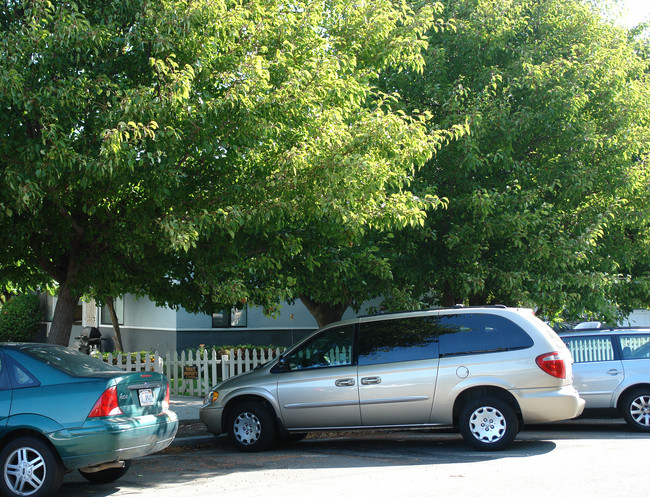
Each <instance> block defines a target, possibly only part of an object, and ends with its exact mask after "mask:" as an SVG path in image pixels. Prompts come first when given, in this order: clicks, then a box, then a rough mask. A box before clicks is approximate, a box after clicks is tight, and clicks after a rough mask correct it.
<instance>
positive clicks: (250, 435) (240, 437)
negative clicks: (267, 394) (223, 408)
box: [228, 402, 276, 452]
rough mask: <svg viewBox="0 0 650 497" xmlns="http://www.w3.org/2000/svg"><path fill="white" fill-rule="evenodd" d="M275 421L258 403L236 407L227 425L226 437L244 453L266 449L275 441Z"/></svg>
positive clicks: (248, 403)
mask: <svg viewBox="0 0 650 497" xmlns="http://www.w3.org/2000/svg"><path fill="white" fill-rule="evenodd" d="M275 432H276V426H275V419H274V416H273V415H272V414H271V413H270V412H269V411H268V409H267V408H266V407H264V406H263V405H262V404H260V403H258V402H244V403H242V404H240V405H238V406H236V407H235V408H234V410H233V412H232V414H231V416H230V421H229V423H228V435H229V437H230V440H231V441H232V443H233V444H234V445H235V447H236V448H238V449H239V450H242V451H246V452H253V451H260V450H264V449H266V448H268V447H269V446H270V445H271V443H273V441H274V440H275Z"/></svg>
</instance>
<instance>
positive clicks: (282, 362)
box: [271, 355, 289, 373]
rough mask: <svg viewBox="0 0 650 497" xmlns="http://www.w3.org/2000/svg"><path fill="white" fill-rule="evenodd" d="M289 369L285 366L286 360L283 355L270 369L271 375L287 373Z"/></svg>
mask: <svg viewBox="0 0 650 497" xmlns="http://www.w3.org/2000/svg"><path fill="white" fill-rule="evenodd" d="M288 369H289V367H288V364H287V358H286V357H285V356H284V355H280V357H278V362H277V363H276V364H275V366H273V369H271V373H280V372H282V371H287V370H288Z"/></svg>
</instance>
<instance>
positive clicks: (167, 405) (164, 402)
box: [163, 382, 169, 411]
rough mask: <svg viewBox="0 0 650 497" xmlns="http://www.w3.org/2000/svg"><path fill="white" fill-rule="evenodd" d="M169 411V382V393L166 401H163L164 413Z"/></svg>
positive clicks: (166, 395)
mask: <svg viewBox="0 0 650 497" xmlns="http://www.w3.org/2000/svg"><path fill="white" fill-rule="evenodd" d="M168 410H169V382H167V392H166V393H165V400H163V411H168Z"/></svg>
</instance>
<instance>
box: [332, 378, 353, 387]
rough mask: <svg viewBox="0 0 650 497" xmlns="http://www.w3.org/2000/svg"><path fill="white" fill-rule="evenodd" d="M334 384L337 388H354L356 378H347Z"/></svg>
mask: <svg viewBox="0 0 650 497" xmlns="http://www.w3.org/2000/svg"><path fill="white" fill-rule="evenodd" d="M334 384H335V385H336V386H337V387H353V386H354V378H345V379H343V380H336V381H335V382H334Z"/></svg>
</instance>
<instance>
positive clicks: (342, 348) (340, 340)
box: [284, 324, 355, 371]
mask: <svg viewBox="0 0 650 497" xmlns="http://www.w3.org/2000/svg"><path fill="white" fill-rule="evenodd" d="M354 328H355V325H354V324H348V325H344V326H337V327H334V328H330V329H327V330H325V331H323V332H322V333H319V334H318V335H316V336H314V337H312V338H311V339H310V340H309V341H307V342H305V343H304V344H302V345H301V346H300V347H298V348H297V349H295V350H293V351H292V352H289V354H287V355H286V356H285V358H284V362H285V364H286V365H287V366H286V367H287V369H288V370H290V371H296V370H303V369H315V368H327V367H332V366H349V365H351V364H352V345H353V344H354Z"/></svg>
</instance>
